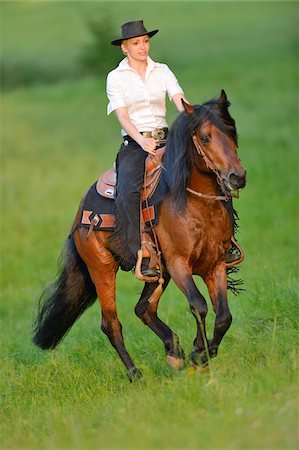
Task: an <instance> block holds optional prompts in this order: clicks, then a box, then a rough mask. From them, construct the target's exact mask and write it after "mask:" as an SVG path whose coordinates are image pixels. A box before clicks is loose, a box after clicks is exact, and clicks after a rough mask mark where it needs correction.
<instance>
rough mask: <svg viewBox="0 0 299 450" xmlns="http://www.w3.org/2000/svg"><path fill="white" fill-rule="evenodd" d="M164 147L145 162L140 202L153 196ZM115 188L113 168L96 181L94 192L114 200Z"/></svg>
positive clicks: (160, 170)
mask: <svg viewBox="0 0 299 450" xmlns="http://www.w3.org/2000/svg"><path fill="white" fill-rule="evenodd" d="M164 152H165V146H164V147H161V148H159V149H158V150H157V151H156V153H155V155H151V154H149V155H148V156H147V158H146V160H145V182H144V185H143V187H142V201H144V200H147V199H149V198H150V197H152V195H153V194H154V192H155V190H156V188H157V186H158V183H159V180H160V177H161V172H162V168H163V164H162V158H163V155H164ZM115 186H116V170H115V167H113V168H112V169H109V170H107V171H106V172H105V173H103V175H101V176H100V178H99V179H98V181H97V184H96V190H97V192H98V194H100V195H101V196H102V197H106V198H110V199H114V197H115Z"/></svg>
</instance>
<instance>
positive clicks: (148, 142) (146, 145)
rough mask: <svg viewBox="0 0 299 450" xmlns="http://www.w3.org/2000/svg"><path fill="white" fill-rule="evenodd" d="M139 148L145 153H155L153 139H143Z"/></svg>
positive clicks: (155, 144) (155, 145)
mask: <svg viewBox="0 0 299 450" xmlns="http://www.w3.org/2000/svg"><path fill="white" fill-rule="evenodd" d="M140 147H141V148H142V149H143V150H144V151H145V152H147V153H150V154H151V155H154V154H155V153H156V147H157V143H156V141H155V139H153V138H143V139H142V141H141V142H140Z"/></svg>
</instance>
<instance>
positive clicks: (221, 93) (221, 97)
mask: <svg viewBox="0 0 299 450" xmlns="http://www.w3.org/2000/svg"><path fill="white" fill-rule="evenodd" d="M219 100H220V101H221V102H223V103H227V102H228V99H227V96H226V93H225V90H224V89H221V92H220V97H219Z"/></svg>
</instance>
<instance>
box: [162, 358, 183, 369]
mask: <svg viewBox="0 0 299 450" xmlns="http://www.w3.org/2000/svg"><path fill="white" fill-rule="evenodd" d="M166 363H167V364H168V365H169V366H170V367H171V368H172V369H174V370H182V369H184V368H185V360H184V359H182V358H175V357H174V356H171V355H167V356H166Z"/></svg>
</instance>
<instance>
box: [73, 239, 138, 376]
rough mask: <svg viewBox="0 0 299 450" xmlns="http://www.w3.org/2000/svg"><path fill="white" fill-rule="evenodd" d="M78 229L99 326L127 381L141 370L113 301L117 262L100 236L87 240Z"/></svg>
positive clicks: (78, 247)
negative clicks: (98, 309) (99, 311)
mask: <svg viewBox="0 0 299 450" xmlns="http://www.w3.org/2000/svg"><path fill="white" fill-rule="evenodd" d="M80 232H81V236H80V238H79V239H78V236H76V238H75V240H76V245H77V249H78V251H79V253H80V255H81V257H82V258H83V259H84V261H85V263H86V265H87V267H88V270H89V273H90V276H91V279H92V281H93V283H94V285H95V287H96V291H97V296H98V298H99V301H100V305H101V309H102V323H101V328H102V330H103V332H104V333H105V334H106V335H107V336H108V338H109V340H110V342H111V344H112V346H113V347H114V348H115V350H116V351H117V353H118V355H119V356H120V358H121V360H122V362H123V363H124V365H125V366H126V368H127V370H128V377H129V379H130V381H132V380H133V378H140V377H141V373H140V372H139V370H138V369H137V368H136V366H135V364H134V363H133V361H132V359H131V357H130V355H129V354H128V352H127V350H126V348H125V344H124V339H123V334H122V325H121V323H120V321H119V319H118V316H117V311H116V301H115V290H116V289H115V287H116V273H117V270H118V267H117V264H116V263H115V260H114V258H113V256H112V254H111V252H110V251H109V250H107V249H106V248H105V247H104V245H103V244H102V243H101V241H100V239H99V240H98V239H97V238H96V237H95V235H94V233H93V234H92V235H91V236H90V238H88V239H87V237H86V235H84V234H83V233H84V231H81V230H80ZM80 232H79V234H80ZM82 244H83V245H82Z"/></svg>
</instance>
